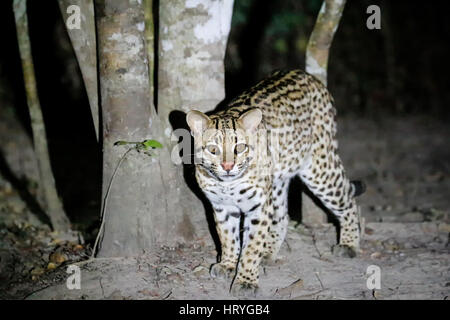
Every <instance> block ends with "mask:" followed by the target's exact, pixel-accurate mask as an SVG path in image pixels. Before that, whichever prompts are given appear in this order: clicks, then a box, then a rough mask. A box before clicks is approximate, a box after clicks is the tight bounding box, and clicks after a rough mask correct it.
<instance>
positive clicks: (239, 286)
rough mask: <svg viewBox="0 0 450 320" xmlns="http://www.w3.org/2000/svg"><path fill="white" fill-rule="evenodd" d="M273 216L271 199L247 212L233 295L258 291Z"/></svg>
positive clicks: (232, 289) (232, 290)
mask: <svg viewBox="0 0 450 320" xmlns="http://www.w3.org/2000/svg"><path fill="white" fill-rule="evenodd" d="M269 197H271V195H269ZM272 215H273V205H272V201H270V200H269V199H266V200H265V201H264V202H262V203H261V204H259V205H257V207H253V208H252V209H251V211H249V212H245V220H244V234H243V237H244V239H243V243H242V249H241V255H240V258H239V264H238V270H237V274H236V278H235V279H234V282H233V285H232V288H231V292H232V294H233V295H236V296H241V295H244V296H245V295H249V294H250V295H253V294H255V293H256V290H257V289H258V280H259V265H260V263H261V260H262V258H263V256H264V254H265V252H266V245H267V244H266V241H267V240H268V238H269V235H270V226H271V221H270V218H269V217H270V216H272Z"/></svg>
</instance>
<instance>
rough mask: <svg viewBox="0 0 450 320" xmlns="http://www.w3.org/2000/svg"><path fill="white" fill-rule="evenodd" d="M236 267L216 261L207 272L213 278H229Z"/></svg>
mask: <svg viewBox="0 0 450 320" xmlns="http://www.w3.org/2000/svg"><path fill="white" fill-rule="evenodd" d="M235 270H236V268H234V267H230V266H226V265H224V264H222V263H216V264H213V265H212V266H211V270H210V271H209V274H210V275H211V277H213V278H218V279H231V278H232V277H233V274H234V271H235Z"/></svg>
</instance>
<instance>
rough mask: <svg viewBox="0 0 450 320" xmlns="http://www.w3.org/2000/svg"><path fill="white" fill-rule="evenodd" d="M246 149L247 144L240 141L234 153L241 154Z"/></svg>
mask: <svg viewBox="0 0 450 320" xmlns="http://www.w3.org/2000/svg"><path fill="white" fill-rule="evenodd" d="M245 150H247V145H246V144H245V143H238V144H237V145H236V146H235V147H234V153H236V154H239V153H242V152H244V151H245Z"/></svg>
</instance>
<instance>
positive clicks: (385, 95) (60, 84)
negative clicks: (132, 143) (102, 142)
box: [0, 0, 450, 223]
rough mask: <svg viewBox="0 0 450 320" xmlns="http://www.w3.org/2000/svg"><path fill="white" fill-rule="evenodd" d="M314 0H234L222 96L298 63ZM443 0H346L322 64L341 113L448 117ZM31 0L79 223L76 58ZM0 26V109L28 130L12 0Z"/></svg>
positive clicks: (83, 150)
mask: <svg viewBox="0 0 450 320" xmlns="http://www.w3.org/2000/svg"><path fill="white" fill-rule="evenodd" d="M321 3H322V1H320V0H303V1H299V0H276V1H261V0H235V5H234V15H233V23H232V31H231V35H230V38H229V43H228V49H227V55H226V59H225V66H226V91H227V97H232V96H234V95H235V94H237V93H239V92H240V91H242V90H243V89H245V88H247V87H248V86H251V85H252V84H254V83H255V82H257V81H258V80H260V79H262V78H263V77H264V76H266V75H268V74H270V73H271V72H272V71H273V70H274V69H293V68H302V69H304V61H305V50H306V44H307V41H308V38H309V35H310V33H311V31H312V28H313V26H314V22H315V19H316V17H317V13H318V11H319V8H320V6H321ZM446 3H447V1H430V2H427V1H399V0H397V1H359V0H348V1H347V4H346V7H345V9H344V13H343V17H342V20H341V23H340V26H339V28H338V31H337V33H336V36H335V39H334V41H333V45H332V49H331V53H330V60H329V69H328V74H329V77H328V86H329V88H330V91H331V92H332V94H333V96H334V97H335V100H336V106H337V109H338V113H339V115H340V116H341V117H344V118H345V117H352V119H356V121H365V120H367V119H370V120H371V121H376V122H375V123H383V122H384V121H385V120H386V119H394V120H393V121H394V123H399V122H402V121H403V119H406V117H411V116H416V117H422V116H423V117H424V119H432V120H430V121H436V122H438V123H441V124H442V123H444V124H445V123H446V121H448V119H449V115H450V113H449V111H448V107H447V106H448V104H449V102H450V95H449V91H448V83H447V82H448V73H447V72H448V70H449V63H450V62H449V59H448V56H449V55H450V50H449V46H448V43H449V41H450V39H449V31H450V21H449V19H448V17H447V15H448V11H447V5H446ZM371 4H377V5H379V6H380V7H381V14H382V29H381V30H368V29H367V28H366V19H367V17H368V16H369V15H368V14H366V8H367V7H368V6H369V5H371ZM28 6H29V24H30V36H31V41H32V50H33V57H34V64H35V70H36V77H37V84H38V90H39V97H40V102H41V106H42V108H43V112H44V118H45V122H46V128H47V134H48V139H49V148H50V153H51V161H52V166H53V169H54V173H55V178H56V182H57V187H58V190H59V193H60V195H61V196H62V197H63V201H64V206H65V208H66V210H67V212H68V214H69V215H70V217H71V219H72V221H73V222H75V223H77V222H78V223H84V222H83V217H85V218H86V217H87V219H88V220H89V221H91V220H92V219H94V220H96V219H98V206H99V203H100V201H99V198H100V177H101V155H100V154H99V148H98V145H97V142H96V140H95V135H94V128H93V125H92V122H91V119H90V110H89V105H88V99H87V96H86V92H85V89H84V86H83V83H82V80H81V75H80V71H79V67H78V64H77V61H76V59H75V55H74V53H73V50H72V48H71V45H70V42H69V39H68V36H67V33H66V31H65V29H64V25H63V21H62V18H61V14H60V12H59V7H58V5H57V2H56V1H38V0H32V1H29V4H28ZM0 30H1V35H2V37H1V43H2V44H1V50H0V111H1V113H0V115H1V116H2V117H3V116H5V115H7V114H14V116H16V117H17V118H18V119H19V120H20V123H21V124H22V125H23V128H25V130H26V131H27V133H28V134H29V135H30V136H31V129H30V125H29V117H28V111H27V106H26V100H25V92H24V86H23V78H22V70H21V64H20V58H19V52H18V46H17V40H16V34H15V25H14V16H13V11H12V1H1V4H0ZM213 108H214V106H211V109H213ZM427 121H428V120H427ZM3 169H4V168H3ZM444 191H445V190H444Z"/></svg>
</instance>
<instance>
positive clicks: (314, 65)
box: [302, 0, 346, 225]
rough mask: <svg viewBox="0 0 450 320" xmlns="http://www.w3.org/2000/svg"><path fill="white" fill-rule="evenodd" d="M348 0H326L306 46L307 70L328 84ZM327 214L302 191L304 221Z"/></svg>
mask: <svg viewBox="0 0 450 320" xmlns="http://www.w3.org/2000/svg"><path fill="white" fill-rule="evenodd" d="M345 1H346V0H325V1H323V3H322V7H321V8H320V11H319V15H318V17H317V20H316V24H315V25H314V29H313V31H312V33H311V36H310V38H309V41H308V46H307V48H306V72H308V73H309V74H312V75H313V76H315V77H317V78H318V79H319V80H320V81H322V83H323V84H325V86H326V85H327V67H328V57H329V53H330V47H331V43H332V41H333V37H334V34H335V33H336V30H337V28H338V26H339V21H340V19H341V16H342V12H343V10H344V6H345ZM326 221H327V215H326V213H325V212H324V211H323V210H322V209H321V208H319V207H318V206H317V205H316V204H315V203H314V201H313V200H312V199H311V198H310V197H309V196H308V195H307V194H305V193H304V192H303V193H302V223H304V224H306V225H320V224H323V223H326Z"/></svg>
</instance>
